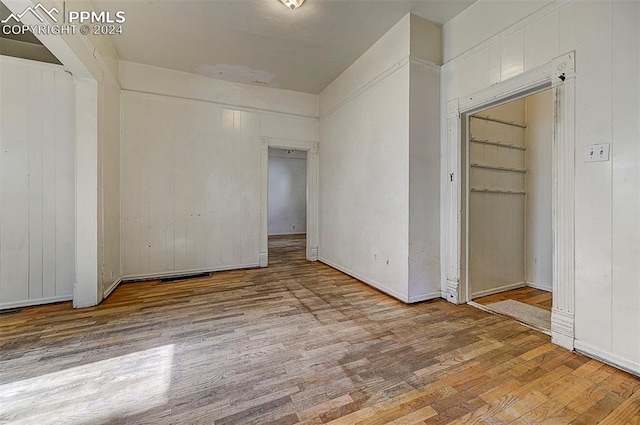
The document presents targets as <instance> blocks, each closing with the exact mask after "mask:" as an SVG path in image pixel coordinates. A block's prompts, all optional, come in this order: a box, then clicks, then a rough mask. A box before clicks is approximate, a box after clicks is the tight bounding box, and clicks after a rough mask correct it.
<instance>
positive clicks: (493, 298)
mask: <svg viewBox="0 0 640 425" xmlns="http://www.w3.org/2000/svg"><path fill="white" fill-rule="evenodd" d="M505 300H514V301H520V302H521V303H525V304H529V305H532V306H534V307H539V308H543V309H545V310H548V311H551V304H552V295H551V292H547V291H541V290H540V289H535V288H529V287H524V288H518V289H512V290H510V291H505V292H500V293H499V294H494V295H488V296H486V297H481V298H476V299H474V300H473V301H475V302H477V303H478V304H482V305H487V304H491V303H497V302H498V301H505Z"/></svg>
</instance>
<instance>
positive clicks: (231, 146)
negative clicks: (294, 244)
mask: <svg viewBox="0 0 640 425" xmlns="http://www.w3.org/2000/svg"><path fill="white" fill-rule="evenodd" d="M121 81H122V85H123V91H122V96H121V97H122V136H121V185H122V186H121V187H122V238H123V267H124V277H125V279H126V278H138V277H151V276H161V275H172V274H180V273H188V272H194V271H199V270H220V269H231V268H239V267H249V266H257V265H258V263H259V248H260V247H259V242H260V240H259V237H260V151H261V137H272V138H280V139H293V140H305V141H314V140H317V132H318V130H317V119H316V118H314V117H307V116H303V115H304V114H313V113H314V112H315V111H316V108H317V103H316V102H315V97H313V96H311V95H303V96H302V97H301V98H302V99H303V102H302V104H301V103H300V98H299V97H298V96H297V95H296V94H293V95H292V96H293V97H294V101H292V102H287V101H286V100H287V97H288V96H290V95H291V93H293V92H287V91H284V90H278V89H266V91H265V92H264V93H262V94H260V93H258V94H256V92H255V90H254V89H255V87H253V86H246V87H245V86H243V85H241V84H234V83H225V82H221V81H217V80H212V79H203V78H202V77H199V76H196V75H190V74H186V73H181V72H174V71H169V70H164V69H161V68H155V67H148V66H144V65H137V64H131V63H124V64H123V68H122V69H121ZM149 81H155V82H157V85H150V84H149ZM142 82H144V85H143V83H142ZM136 84H140V85H141V86H140V87H138V86H137V85H136ZM209 84H210V85H211V86H212V87H214V88H216V89H215V90H212V89H211V87H209ZM225 84H228V86H225ZM142 85H143V86H142ZM185 87H188V88H190V90H191V89H193V88H194V87H196V88H197V87H199V88H200V89H199V90H197V91H198V92H199V93H201V94H203V95H201V96H200V98H199V99H193V98H191V94H192V93H191V92H190V91H188V90H186V89H185ZM139 88H143V89H144V92H142V91H141V90H139ZM180 90H182V91H180ZM218 90H219V91H218ZM225 90H227V91H228V92H233V93H234V96H235V99H236V100H238V101H239V102H240V101H241V103H242V105H240V106H230V105H227V104H224V103H218V102H217V100H218V97H217V94H218V93H220V92H225ZM149 92H151V93H149ZM280 92H283V93H281V94H282V96H281V97H278V96H277V95H278V94H279V93H280ZM152 93H157V94H152ZM209 95H210V97H208V96H209ZM272 98H276V99H278V100H277V102H275V103H274V106H273V107H274V109H280V110H287V111H295V110H297V109H296V108H297V107H300V109H299V112H300V114H297V115H293V114H291V113H288V114H285V113H281V112H272V111H266V110H264V109H263V108H266V107H268V104H267V103H266V102H267V101H268V100H269V99H272ZM252 102H253V103H252ZM256 102H257V103H259V104H260V106H261V109H256V108H254V107H253V106H255V104H256ZM247 105H253V106H247ZM301 105H302V106H301Z"/></svg>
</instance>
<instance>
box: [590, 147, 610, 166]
mask: <svg viewBox="0 0 640 425" xmlns="http://www.w3.org/2000/svg"><path fill="white" fill-rule="evenodd" d="M609 146H610V145H609V143H603V144H599V145H589V146H587V147H586V149H585V151H584V162H601V161H608V160H609Z"/></svg>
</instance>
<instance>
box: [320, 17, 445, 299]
mask: <svg viewBox="0 0 640 425" xmlns="http://www.w3.org/2000/svg"><path fill="white" fill-rule="evenodd" d="M414 25H415V26H416V27H417V29H415V28H414V29H415V30H414V31H412V30H411V28H412V26H414ZM412 33H413V34H422V35H425V34H436V35H438V36H439V27H437V26H435V25H434V24H431V23H429V22H427V21H424V20H422V19H421V18H418V17H415V16H412V15H407V16H405V17H404V18H403V19H402V20H400V21H399V22H398V23H397V24H396V25H395V26H394V27H393V28H391V29H390V30H389V31H388V32H387V33H386V34H385V35H384V36H383V37H382V38H380V39H379V40H378V41H377V42H376V43H375V44H374V45H373V46H372V47H371V48H370V49H369V50H368V51H367V52H365V53H364V54H363V55H362V56H361V57H360V58H359V59H358V60H356V62H354V63H353V64H352V65H351V66H350V67H349V68H348V69H347V70H346V71H345V72H344V73H343V74H341V75H340V76H339V77H338V78H337V79H336V80H334V81H333V82H332V83H331V84H330V85H329V86H328V87H327V88H326V89H325V90H324V91H323V92H322V93H321V94H320V137H321V141H320V260H321V261H323V262H325V263H327V264H329V265H331V266H333V267H336V268H338V269H340V270H342V271H344V272H345V273H348V274H350V275H352V276H354V277H356V278H358V279H360V280H362V281H364V282H366V283H368V284H370V285H372V286H374V287H376V288H378V289H380V290H382V291H384V292H386V293H388V294H390V295H392V296H394V297H396V298H398V299H400V300H402V301H405V302H415V301H421V300H425V299H429V298H434V297H438V296H440V292H439V278H438V276H439V256H438V241H439V229H438V224H437V223H438V219H437V217H438V215H439V212H438V211H439V192H438V191H439V188H438V184H439V181H438V174H439V164H438V158H439V141H438V134H439V122H438V114H439V112H438V107H439V103H438V102H439V101H438V99H439V88H438V86H439V75H440V70H439V66H438V65H437V64H433V63H430V62H427V61H426V60H425V57H426V58H427V59H434V58H435V59H439V58H440V43H439V42H434V39H427V40H422V43H423V45H421V46H413V47H412V43H413V40H412V39H411V34H412ZM437 39H438V40H439V37H437ZM434 46H435V47H434ZM419 47H420V48H419ZM412 51H414V52H416V54H419V55H420V56H423V57H414V56H411V52H412ZM410 176H411V177H410ZM410 178H412V179H413V183H410Z"/></svg>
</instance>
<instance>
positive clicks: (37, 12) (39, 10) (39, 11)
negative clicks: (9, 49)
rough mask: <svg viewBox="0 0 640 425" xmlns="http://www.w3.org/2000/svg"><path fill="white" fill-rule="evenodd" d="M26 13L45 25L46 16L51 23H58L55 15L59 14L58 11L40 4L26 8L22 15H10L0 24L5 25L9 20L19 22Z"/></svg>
mask: <svg viewBox="0 0 640 425" xmlns="http://www.w3.org/2000/svg"><path fill="white" fill-rule="evenodd" d="M28 13H31V14H32V15H33V16H35V17H36V18H38V20H39V21H40V22H41V23H43V24H44V23H45V17H46V16H48V17H49V18H51V20H52V21H53V22H56V23H57V22H58V18H56V15H57V14H58V13H60V12H59V11H58V9H56V7H55V6H54V7H52V8H51V9H47V8H46V7H44V6H43V5H42V4H41V3H38V4H36V5H35V6H33V7H31V6H29V7H27V8H26V9H25V10H24V11H23V12H22V13H18V14H15V13H11V14H10V15H9V16H7V18H6V19H3V20H1V21H0V22H1V23H3V24H6V23H7V22H9V21H10V20H11V19H13V20H15V21H16V22H20V21H21V19H22V18H23V17H24V16H25V15H26V14H28Z"/></svg>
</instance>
